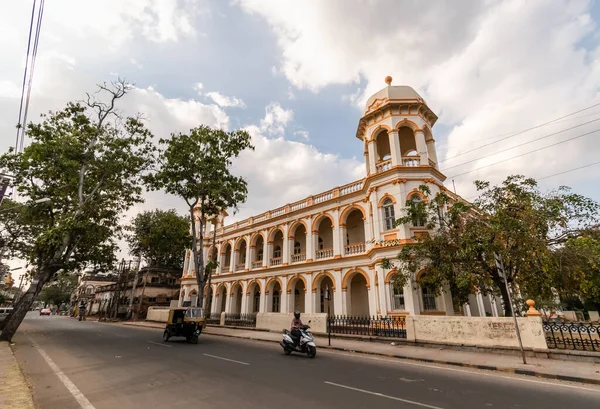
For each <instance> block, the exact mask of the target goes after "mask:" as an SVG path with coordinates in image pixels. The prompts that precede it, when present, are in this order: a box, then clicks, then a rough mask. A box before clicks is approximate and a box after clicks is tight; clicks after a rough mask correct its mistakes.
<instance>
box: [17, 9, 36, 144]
mask: <svg viewBox="0 0 600 409" xmlns="http://www.w3.org/2000/svg"><path fill="white" fill-rule="evenodd" d="M35 3H36V0H33V7H32V8H31V21H30V22H29V39H28V40H27V55H26V57H25V69H24V70H23V85H22V86H21V103H20V105H19V122H18V124H19V125H18V126H17V139H16V141H15V152H16V151H17V149H19V133H20V132H21V114H22V112H23V98H24V97H25V83H26V82H27V68H28V67H29V50H30V48H31V32H32V31H33V17H34V15H35Z"/></svg>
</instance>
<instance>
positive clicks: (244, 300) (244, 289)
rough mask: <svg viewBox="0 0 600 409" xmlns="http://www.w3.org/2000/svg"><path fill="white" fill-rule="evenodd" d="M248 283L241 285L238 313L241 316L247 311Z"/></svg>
mask: <svg viewBox="0 0 600 409" xmlns="http://www.w3.org/2000/svg"><path fill="white" fill-rule="evenodd" d="M247 292H248V282H247V281H246V282H245V283H242V308H241V309H240V311H241V312H242V314H247V313H248V312H249V311H248V294H247Z"/></svg>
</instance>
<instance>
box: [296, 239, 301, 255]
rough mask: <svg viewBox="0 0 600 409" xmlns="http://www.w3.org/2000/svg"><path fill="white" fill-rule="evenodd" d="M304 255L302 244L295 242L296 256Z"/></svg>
mask: <svg viewBox="0 0 600 409" xmlns="http://www.w3.org/2000/svg"><path fill="white" fill-rule="evenodd" d="M300 253H302V249H301V248H300V242H298V241H297V242H295V243H294V254H300Z"/></svg>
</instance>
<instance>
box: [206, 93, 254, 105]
mask: <svg viewBox="0 0 600 409" xmlns="http://www.w3.org/2000/svg"><path fill="white" fill-rule="evenodd" d="M206 96H207V97H209V98H210V99H212V100H213V101H214V102H215V103H216V104H217V105H219V106H220V107H237V108H245V107H246V104H244V101H242V100H241V99H239V98H236V97H228V96H225V95H223V94H221V93H220V92H218V91H212V92H207V93H206Z"/></svg>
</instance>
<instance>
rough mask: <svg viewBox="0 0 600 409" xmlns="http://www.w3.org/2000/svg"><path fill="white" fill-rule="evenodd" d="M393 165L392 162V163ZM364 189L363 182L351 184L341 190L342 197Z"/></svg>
mask: <svg viewBox="0 0 600 409" xmlns="http://www.w3.org/2000/svg"><path fill="white" fill-rule="evenodd" d="M390 164H391V162H390ZM362 187H363V182H362V180H361V181H359V182H356V183H351V184H349V185H346V186H343V187H341V188H340V196H344V195H347V194H349V193H353V192H358V191H359V190H361V189H362Z"/></svg>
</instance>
